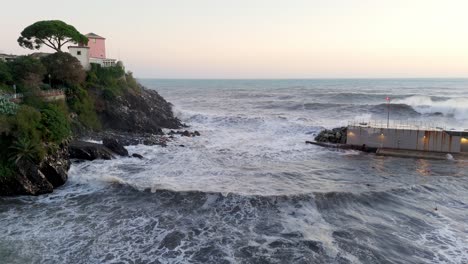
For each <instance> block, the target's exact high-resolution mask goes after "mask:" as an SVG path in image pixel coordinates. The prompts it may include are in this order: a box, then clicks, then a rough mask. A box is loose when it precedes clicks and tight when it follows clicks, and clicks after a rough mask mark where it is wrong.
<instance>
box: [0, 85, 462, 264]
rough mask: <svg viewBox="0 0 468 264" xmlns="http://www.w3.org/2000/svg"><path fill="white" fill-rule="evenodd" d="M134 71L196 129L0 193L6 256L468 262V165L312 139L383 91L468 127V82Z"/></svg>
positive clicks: (0, 244) (374, 113)
mask: <svg viewBox="0 0 468 264" xmlns="http://www.w3.org/2000/svg"><path fill="white" fill-rule="evenodd" d="M140 81H141V82H142V83H143V84H144V85H145V86H146V87H148V88H151V89H155V90H157V91H158V92H159V93H160V94H161V95H162V96H163V97H165V98H166V99H167V100H168V101H170V102H171V103H172V104H173V109H174V111H175V114H176V115H177V116H178V117H179V118H180V119H181V120H182V121H183V122H184V123H185V124H187V125H188V126H190V127H189V128H188V129H190V130H197V131H199V132H200V134H201V136H199V137H178V136H176V137H175V139H174V140H173V141H171V142H169V144H168V146H167V147H160V146H143V145H138V146H131V147H127V149H128V150H129V152H130V153H139V154H141V155H142V156H143V157H144V159H141V160H140V159H132V158H123V157H121V158H117V159H114V160H111V161H99V160H96V161H91V162H82V163H74V164H73V165H72V168H71V170H70V177H69V182H68V183H67V184H66V185H65V186H64V187H62V188H60V189H59V190H57V191H55V192H54V193H53V194H50V195H46V196H41V197H21V198H7V199H6V198H2V199H0V223H1V224H0V232H1V233H2V234H4V235H3V236H1V237H0V259H2V260H4V261H5V263H117V262H119V261H121V262H134V263H453V264H459V263H468V252H467V250H466V245H468V233H467V230H466V223H468V214H467V212H466V211H467V208H468V180H467V179H468V163H467V162H466V161H459V160H422V159H405V158H394V157H380V156H375V155H374V154H368V153H361V152H358V151H354V150H334V149H326V148H321V147H318V146H312V145H306V144H305V143H304V142H305V141H306V140H313V138H314V135H315V134H317V133H318V132H320V131H321V130H322V129H323V128H333V127H338V126H344V125H347V124H348V122H349V121H369V120H386V118H387V109H388V106H387V101H386V97H390V99H391V104H392V106H391V107H390V119H391V120H392V121H399V122H420V123H425V124H434V125H437V126H441V127H446V128H448V129H450V128H456V129H468V80H466V79H323V80H159V79H158V80H152V79H142V80H140ZM166 132H168V131H166ZM181 145H182V146H183V147H182V146H181Z"/></svg>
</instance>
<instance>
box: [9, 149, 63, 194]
mask: <svg viewBox="0 0 468 264" xmlns="http://www.w3.org/2000/svg"><path fill="white" fill-rule="evenodd" d="M69 168H70V160H69V159H68V147H67V144H62V145H61V146H60V147H59V149H58V150H57V152H56V153H54V154H51V155H47V156H46V157H45V158H44V159H43V160H42V161H41V162H40V163H39V164H36V163H34V162H32V161H30V160H20V161H19V162H18V164H17V171H16V175H15V177H11V178H10V179H8V180H6V181H5V182H2V185H1V187H0V195H40V194H45V193H51V192H52V191H53V190H54V188H57V187H59V186H61V185H63V184H64V183H65V182H66V181H67V179H68V174H67V171H68V169H69Z"/></svg>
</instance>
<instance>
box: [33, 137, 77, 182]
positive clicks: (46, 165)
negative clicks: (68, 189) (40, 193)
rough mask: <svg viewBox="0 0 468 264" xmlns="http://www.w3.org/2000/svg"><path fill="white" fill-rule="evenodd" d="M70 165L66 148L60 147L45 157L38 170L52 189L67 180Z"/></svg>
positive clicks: (65, 146) (64, 146)
mask: <svg viewBox="0 0 468 264" xmlns="http://www.w3.org/2000/svg"><path fill="white" fill-rule="evenodd" d="M70 164H71V162H70V159H69V152H68V146H67V145H61V148H60V149H59V150H57V152H55V153H54V154H52V155H48V156H46V157H45V159H44V160H43V161H42V162H41V165H40V170H41V172H42V173H43V174H44V176H45V177H46V178H47V180H48V181H49V182H50V183H51V184H52V185H53V186H54V188H57V187H59V186H62V185H63V184H65V182H66V181H67V180H68V170H69V169H70Z"/></svg>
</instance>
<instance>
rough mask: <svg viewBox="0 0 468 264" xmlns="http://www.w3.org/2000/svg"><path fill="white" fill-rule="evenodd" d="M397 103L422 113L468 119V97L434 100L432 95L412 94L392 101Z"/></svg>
mask: <svg viewBox="0 0 468 264" xmlns="http://www.w3.org/2000/svg"><path fill="white" fill-rule="evenodd" d="M392 103H395V104H407V105H410V106H411V107H413V108H414V109H415V110H416V111H418V112H419V113H421V114H435V113H442V114H443V115H444V116H448V117H450V116H453V117H454V118H456V119H458V120H468V98H466V97H457V98H448V99H444V100H434V99H433V98H432V97H430V96H421V95H417V96H410V97H406V98H404V99H396V100H394V101H392Z"/></svg>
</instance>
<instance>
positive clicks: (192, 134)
mask: <svg viewBox="0 0 468 264" xmlns="http://www.w3.org/2000/svg"><path fill="white" fill-rule="evenodd" d="M168 135H169V136H173V135H181V136H183V137H199V136H200V135H201V134H200V132H198V131H193V132H190V131H188V130H184V131H174V130H171V131H170V132H169V133H168Z"/></svg>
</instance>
